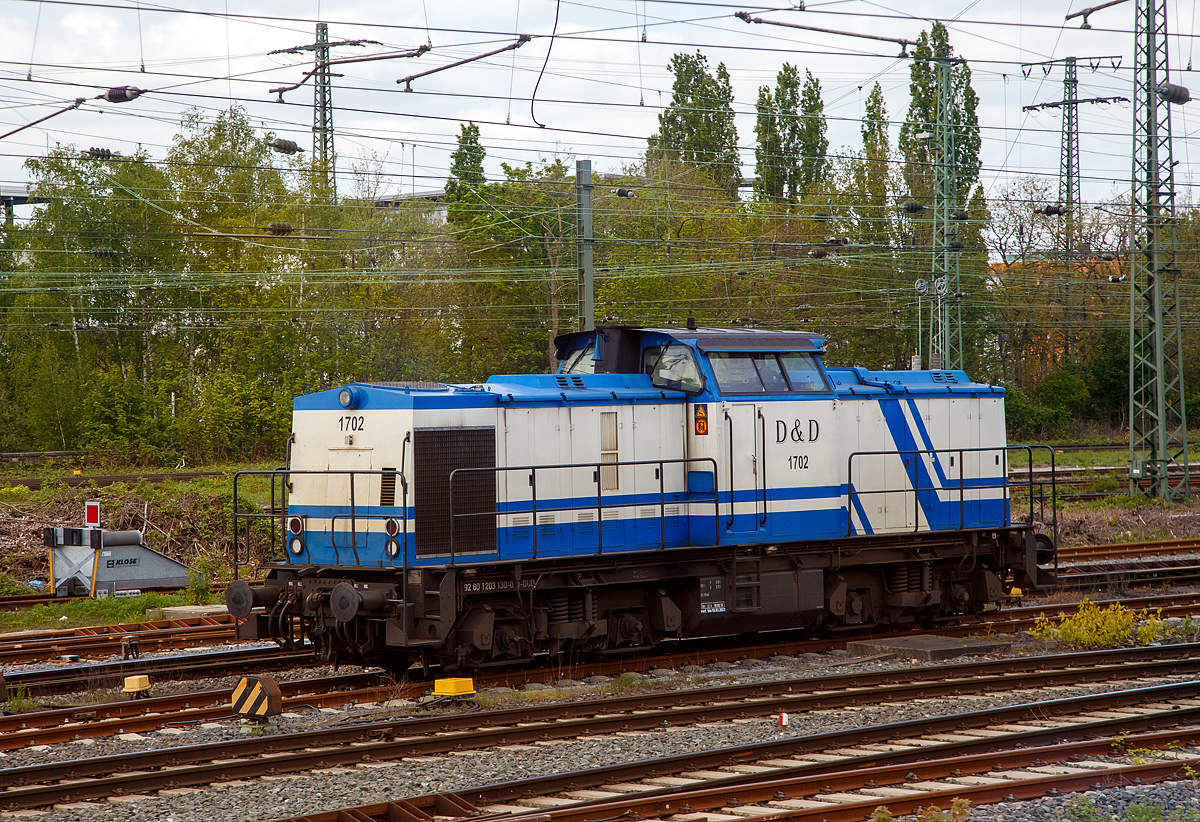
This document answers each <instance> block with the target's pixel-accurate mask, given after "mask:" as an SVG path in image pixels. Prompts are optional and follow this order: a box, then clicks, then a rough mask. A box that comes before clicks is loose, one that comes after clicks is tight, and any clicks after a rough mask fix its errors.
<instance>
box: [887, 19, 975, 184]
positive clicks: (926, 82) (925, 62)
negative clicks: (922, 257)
mask: <svg viewBox="0 0 1200 822" xmlns="http://www.w3.org/2000/svg"><path fill="white" fill-rule="evenodd" d="M953 56H954V48H953V47H952V46H951V45H950V35H949V32H947V30H946V27H945V26H944V25H943V24H942V23H934V24H933V27H932V28H931V30H930V31H928V32H921V36H920V37H919V38H918V40H917V46H916V49H915V50H914V53H913V62H912V66H911V68H910V69H909V78H910V83H909V94H910V99H909V105H908V116H907V118H906V119H905V122H904V124H903V125H902V126H901V127H900V153H901V154H902V155H903V157H904V181H905V184H906V186H907V188H908V192H909V194H910V195H911V196H913V197H914V198H917V199H921V200H928V199H929V198H930V197H931V196H932V192H933V160H934V155H935V151H936V128H935V124H936V122H937V64H936V60H935V58H937V59H949V58H952V57H953ZM978 107H979V97H978V95H976V94H975V90H974V89H973V88H972V87H971V69H970V68H969V67H968V66H967V63H966V61H962V62H957V63H955V64H954V68H953V70H952V72H951V81H950V111H951V113H952V120H951V122H952V123H953V124H954V126H955V127H956V133H955V141H954V142H955V146H954V163H955V166H956V167H957V179H958V195H959V197H960V198H962V197H965V196H966V194H967V191H968V190H969V189H970V188H971V186H973V185H974V184H975V183H976V181H978V179H979V167H980V165H979V117H978V116H977V114H976V109H977V108H978ZM925 134H927V135H929V136H928V137H923V136H918V135H925Z"/></svg>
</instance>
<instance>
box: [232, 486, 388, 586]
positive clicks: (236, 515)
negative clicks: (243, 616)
mask: <svg viewBox="0 0 1200 822" xmlns="http://www.w3.org/2000/svg"><path fill="white" fill-rule="evenodd" d="M297 474H299V475H321V476H328V475H330V474H347V475H349V477H350V513H349V514H348V515H347V514H334V515H333V516H332V517H330V518H329V519H330V526H329V539H330V545H331V546H332V547H333V551H334V557H335V558H337V557H338V556H339V554H338V545H337V528H336V523H337V520H339V519H347V518H348V519H349V520H350V550H351V552H352V553H353V554H354V562H355V564H356V565H360V564H361V563H362V561H361V559H360V558H359V555H358V544H357V532H358V520H360V519H362V520H388V519H399V520H400V521H401V522H402V523H403V530H402V531H401V534H402V535H404V537H405V540H406V541H407V536H408V533H409V531H408V480H407V479H406V478H405V476H404V472H403V469H402V468H401V469H400V470H393V469H389V470H387V471H384V470H383V469H371V470H367V469H349V468H342V469H321V470H308V471H295V470H292V469H290V468H276V469H274V470H253V471H238V472H236V473H235V474H234V475H233V563H234V579H237V569H238V568H239V567H241V566H243V565H246V564H248V562H249V556H250V554H249V550H250V545H249V543H250V525H251V522H252V521H253V520H256V519H271V520H274V519H276V518H278V519H279V526H278V527H279V531H278V532H276V531H275V529H274V528H272V529H271V548H272V551H274V548H275V538H276V534H277V533H278V534H280V535H282V539H283V550H284V551H285V552H286V551H287V550H288V548H287V521H288V497H289V496H290V491H289V486H290V485H291V482H290V479H291V477H293V476H295V475H297ZM383 474H395V475H396V478H397V480H398V481H399V482H400V484H401V489H402V490H401V504H400V505H399V506H393V507H398V508H400V515H399V516H398V517H397V516H396V515H395V514H390V513H387V514H364V513H361V512H359V510H358V508H359V506H358V504H357V503H356V501H355V499H354V479H355V476H357V475H364V476H370V475H378V476H382V475H383ZM254 476H259V477H269V478H270V483H271V511H270V513H261V512H258V511H247V510H244V509H240V508H239V507H238V484H239V482H240V480H241V478H242V477H254ZM277 478H278V479H279V480H280V481H281V484H280V486H279V507H278V508H276V505H275V503H276V497H275V488H276V486H275V480H276V479H277ZM364 507H369V506H364ZM277 512H278V513H277ZM241 520H245V521H246V560H245V561H242V560H240V550H239V549H240V544H241V540H240V536H239V532H238V525H239V522H240V521H241ZM307 552H308V545H307V543H305V553H307ZM404 570H405V571H407V570H408V551H407V547H406V549H405V551H404ZM406 578H407V575H406Z"/></svg>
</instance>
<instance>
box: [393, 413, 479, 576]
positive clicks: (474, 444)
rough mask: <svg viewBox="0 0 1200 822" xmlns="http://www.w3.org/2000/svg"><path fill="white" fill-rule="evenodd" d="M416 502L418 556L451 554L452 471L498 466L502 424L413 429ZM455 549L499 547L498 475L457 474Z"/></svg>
mask: <svg viewBox="0 0 1200 822" xmlns="http://www.w3.org/2000/svg"><path fill="white" fill-rule="evenodd" d="M413 462H414V465H415V469H416V470H415V472H414V477H413V505H414V507H415V508H416V515H417V528H416V531H417V556H419V557H427V556H436V555H439V554H449V553H450V510H451V506H450V474H451V473H452V472H454V471H456V470H458V469H460V468H495V467H496V429H495V428H492V427H488V428H424V429H421V428H418V429H417V430H416V431H413ZM453 510H454V515H455V520H454V551H455V553H457V554H469V553H479V552H490V551H495V550H496V475H495V472H494V471H469V472H460V473H459V474H458V475H456V476H455V478H454V508H453Z"/></svg>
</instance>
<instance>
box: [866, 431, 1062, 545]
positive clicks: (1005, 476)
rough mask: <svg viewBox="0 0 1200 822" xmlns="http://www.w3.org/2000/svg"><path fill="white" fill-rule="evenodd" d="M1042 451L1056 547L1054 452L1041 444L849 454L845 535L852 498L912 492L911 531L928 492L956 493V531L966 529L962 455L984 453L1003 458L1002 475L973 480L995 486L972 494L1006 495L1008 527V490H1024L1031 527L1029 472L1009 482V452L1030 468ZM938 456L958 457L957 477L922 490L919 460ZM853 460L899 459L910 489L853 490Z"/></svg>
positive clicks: (980, 487) (981, 487) (1007, 521)
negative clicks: (1018, 455)
mask: <svg viewBox="0 0 1200 822" xmlns="http://www.w3.org/2000/svg"><path fill="white" fill-rule="evenodd" d="M1043 448H1044V449H1045V450H1046V451H1048V452H1049V454H1050V500H1051V517H1052V525H1053V528H1054V542H1055V544H1056V545H1057V544H1058V488H1057V484H1056V481H1055V470H1054V468H1055V460H1054V449H1053V448H1051V447H1050V446H1048V445H1040V444H1039V445H995V446H979V447H975V448H925V449H913V450H907V451H901V450H895V451H854V452H851V453H850V455H849V456H848V457H847V458H846V532H847V533H849V532H850V530H851V528H852V527H853V517H854V506H853V500H854V498H855V497H862V496H870V495H875V494H896V493H905V494H907V493H908V492H909V491H910V490H911V492H912V495H913V502H914V505H915V509H914V520H915V523H914V531H920V530H921V521H920V510H921V494H922V493H925V494H929V493H931V492H933V493H936V492H938V491H945V492H950V493H953V492H955V491H957V492H958V504H959V516H958V527H960V528H963V527H965V526H966V497H965V492H966V480H967V479H968V478H967V477H965V476H964V474H963V456H964V455H965V454H985V453H995V454H997V456H1002V457H1003V460H1002V466H1001V472H1000V475H999V476H998V477H983V476H980V477H975V478H974V479H978V480H980V482H981V483H982V481H983V480H994V482H991V483H989V484H986V485H985V484H980V485H978V486H976V487H975V489H974V490H977V491H988V490H999V489H1003V490H1004V491H1005V494H1004V522H1005V524H1010V523H1011V522H1012V500H1011V497H1010V492H1011V489H1012V488H1013V487H1014V486H1015V487H1018V488H1022V487H1027V488H1028V489H1029V521H1030V523H1032V522H1033V520H1034V499H1033V476H1032V472H1031V473H1030V476H1029V478H1028V479H1027V480H1026V481H1025V482H1021V483H1014V482H1013V480H1012V477H1010V476H1009V471H1008V464H1009V452H1012V451H1024V452H1025V453H1026V455H1027V457H1028V459H1029V464H1030V465H1032V464H1033V450H1034V449H1043ZM938 454H946V455H950V456H951V457H952V458H953V457H954V456H957V457H958V477H957V478H953V477H950V476H947V477H946V487H944V488H937V487H936V485H935V486H934V487H932V488H925V489H922V488H921V472H920V471H919V470H917V469H918V466H919V461H920V459H921V457H923V456H927V455H928V456H934V457H936V456H937V455H938ZM856 457H900V458H901V459H903V460H904V462H905V474H904V476H905V481H906V483H907V481H908V480H910V479H911V481H912V488H911V489H909V488H900V489H896V488H887V487H884V488H877V489H869V490H865V491H864V490H860V489H857V488H855V487H854V460H855V458H856ZM909 457H911V458H913V459H914V465H913V469H912V473H911V476H910V474H909V471H908V467H907V461H908V460H907V458H909ZM954 479H957V483H954V482H952V480H954ZM956 486H957V487H956ZM927 530H933V529H932V528H928V529H927Z"/></svg>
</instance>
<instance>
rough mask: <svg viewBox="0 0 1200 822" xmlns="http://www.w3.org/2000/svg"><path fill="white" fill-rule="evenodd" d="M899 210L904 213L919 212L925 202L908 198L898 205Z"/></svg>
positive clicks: (922, 209) (923, 208) (923, 207)
mask: <svg viewBox="0 0 1200 822" xmlns="http://www.w3.org/2000/svg"><path fill="white" fill-rule="evenodd" d="M900 210H901V211H903V212H904V213H905V214H920V213H921V212H922V211H924V210H925V204H924V203H919V202H917V201H916V200H908V201H906V202H905V203H904V204H903V205H902V206H900Z"/></svg>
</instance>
